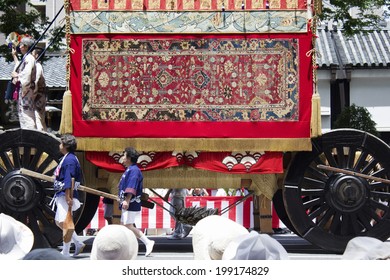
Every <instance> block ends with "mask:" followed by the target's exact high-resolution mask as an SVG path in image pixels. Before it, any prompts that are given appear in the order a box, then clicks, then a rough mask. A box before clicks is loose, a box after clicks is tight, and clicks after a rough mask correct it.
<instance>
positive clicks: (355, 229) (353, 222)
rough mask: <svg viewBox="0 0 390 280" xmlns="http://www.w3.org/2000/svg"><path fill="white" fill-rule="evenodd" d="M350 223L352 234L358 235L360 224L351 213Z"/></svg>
mask: <svg viewBox="0 0 390 280" xmlns="http://www.w3.org/2000/svg"><path fill="white" fill-rule="evenodd" d="M350 221H351V225H352V230H353V232H354V233H355V235H358V234H359V233H360V232H361V228H359V225H360V223H359V221H358V218H357V216H356V214H355V213H351V215H350Z"/></svg>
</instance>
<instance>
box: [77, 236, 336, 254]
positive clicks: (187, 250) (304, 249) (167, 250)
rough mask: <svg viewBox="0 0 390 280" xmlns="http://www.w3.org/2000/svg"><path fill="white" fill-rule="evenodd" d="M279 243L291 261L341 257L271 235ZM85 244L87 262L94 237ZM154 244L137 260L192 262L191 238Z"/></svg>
mask: <svg viewBox="0 0 390 280" xmlns="http://www.w3.org/2000/svg"><path fill="white" fill-rule="evenodd" d="M272 237H273V238H275V239H276V240H277V241H279V242H280V243H281V244H282V245H283V247H284V248H285V249H286V251H287V252H288V254H289V258H290V259H293V260H337V259H340V258H341V255H338V254H333V253H332V252H327V251H325V250H323V249H321V248H318V247H316V246H314V245H312V244H310V243H309V242H308V241H306V240H304V239H302V238H301V237H299V236H297V235H294V234H280V235H277V234H274V235H272ZM83 239H84V242H85V243H86V244H87V246H86V249H85V252H84V253H82V254H81V255H80V256H78V257H77V258H78V259H82V260H88V259H89V257H90V251H91V248H92V243H93V240H94V237H83ZM150 239H153V240H154V241H155V242H156V243H155V246H154V249H153V252H152V254H151V255H150V256H149V257H145V256H144V253H145V246H144V245H143V244H142V243H140V245H139V253H138V257H137V260H177V259H180V260H193V259H194V257H193V253H192V238H191V236H189V237H187V238H185V239H182V240H169V239H167V238H166V236H151V237H150Z"/></svg>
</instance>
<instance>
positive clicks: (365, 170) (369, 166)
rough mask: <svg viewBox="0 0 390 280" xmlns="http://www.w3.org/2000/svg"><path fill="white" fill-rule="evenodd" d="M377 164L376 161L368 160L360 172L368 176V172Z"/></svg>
mask: <svg viewBox="0 0 390 280" xmlns="http://www.w3.org/2000/svg"><path fill="white" fill-rule="evenodd" d="M377 164H378V161H377V160H376V159H373V160H370V161H369V162H368V163H367V164H366V165H365V166H364V167H363V169H362V170H361V171H360V172H361V173H363V174H369V173H370V171H372V170H373V169H374V168H375V166H376V165H377Z"/></svg>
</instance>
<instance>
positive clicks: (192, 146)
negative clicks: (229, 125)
mask: <svg viewBox="0 0 390 280" xmlns="http://www.w3.org/2000/svg"><path fill="white" fill-rule="evenodd" d="M63 117H64V116H63ZM130 146H131V147H134V148H135V149H137V150H139V151H155V152H165V151H196V150H199V151H210V152H221V151H229V152H231V151H310V150H311V148H312V145H311V139H310V138H286V139H281V138H272V139H263V138H262V139H248V138H245V139H244V138H242V139H241V138H90V137H78V138H77V147H78V149H79V150H81V151H101V152H103V151H105V152H109V151H123V149H124V148H125V147H130Z"/></svg>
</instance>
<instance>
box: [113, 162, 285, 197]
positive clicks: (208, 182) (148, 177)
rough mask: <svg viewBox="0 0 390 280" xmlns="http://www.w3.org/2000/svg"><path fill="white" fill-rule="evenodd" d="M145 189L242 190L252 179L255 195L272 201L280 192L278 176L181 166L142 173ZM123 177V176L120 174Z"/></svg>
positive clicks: (252, 188)
mask: <svg viewBox="0 0 390 280" xmlns="http://www.w3.org/2000/svg"><path fill="white" fill-rule="evenodd" d="M142 174H143V176H144V183H143V186H144V188H152V189H156V188H163V189H170V188H188V189H190V188H207V189H219V188H230V189H231V188H234V189H238V188H241V186H242V182H243V180H246V179H250V180H252V184H251V185H250V186H249V187H248V189H249V190H253V191H254V192H255V195H264V196H265V197H267V198H268V199H272V197H273V195H274V194H275V192H276V191H277V190H278V184H277V174H228V173H219V172H212V171H207V170H201V169H195V168H192V167H188V166H179V167H172V168H166V169H158V170H151V171H144V172H142ZM119 175H121V174H119ZM119 179H120V176H118V177H117V178H116V179H115V180H111V182H110V185H109V186H111V190H113V189H114V186H115V185H116V187H117V181H119Z"/></svg>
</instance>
